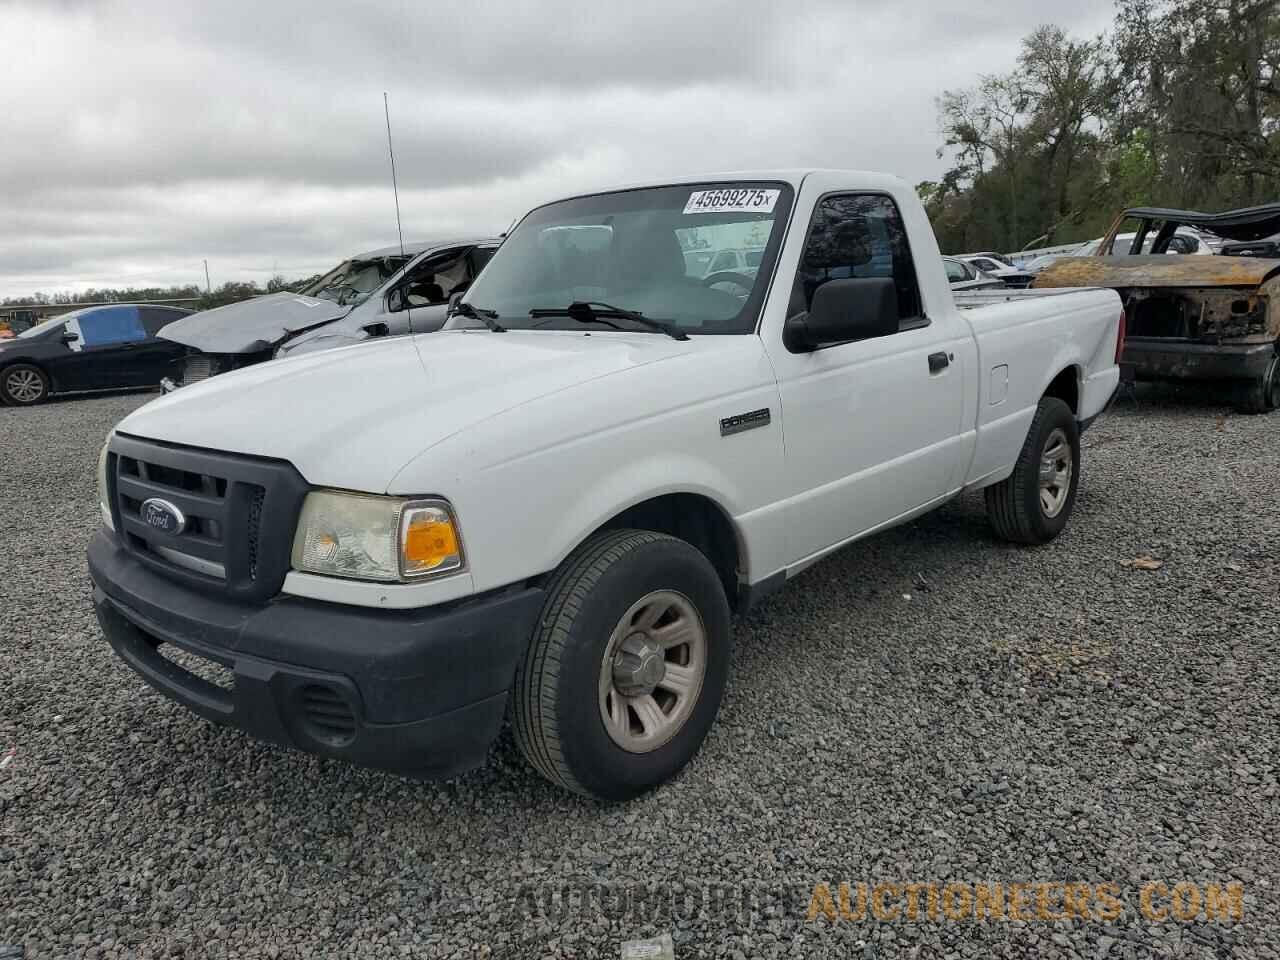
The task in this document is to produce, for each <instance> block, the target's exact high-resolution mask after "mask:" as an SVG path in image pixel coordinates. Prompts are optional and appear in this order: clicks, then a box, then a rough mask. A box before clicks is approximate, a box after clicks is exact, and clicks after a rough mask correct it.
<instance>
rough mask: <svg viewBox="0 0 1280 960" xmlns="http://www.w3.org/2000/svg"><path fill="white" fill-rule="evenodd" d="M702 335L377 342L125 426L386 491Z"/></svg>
mask: <svg viewBox="0 0 1280 960" xmlns="http://www.w3.org/2000/svg"><path fill="white" fill-rule="evenodd" d="M703 339H711V340H715V339H719V338H714V337H712V338H703ZM697 342H698V341H697V339H696V338H695V339H694V340H690V341H677V340H672V339H670V338H668V337H664V336H661V335H658V334H651V333H637V334H609V335H594V336H584V335H582V334H580V333H576V332H572V331H563V332H560V331H539V332H518V331H508V332H506V333H489V332H488V331H469V330H468V331H462V330H454V331H446V332H443V333H434V334H430V335H417V336H413V337H397V338H393V339H386V340H373V341H369V342H367V343H362V344H358V345H356V346H352V347H344V348H341V349H338V350H327V351H324V352H322V353H315V354H306V355H303V356H299V357H291V358H288V359H282V360H276V361H273V362H272V363H265V364H257V365H254V366H251V367H246V368H244V369H242V370H237V371H234V372H232V373H227V374H223V375H221V376H217V377H212V378H210V379H209V380H205V381H203V382H201V383H197V384H193V385H191V386H188V387H185V388H184V389H182V390H178V391H176V392H174V393H171V394H168V395H167V396H164V397H161V398H159V399H157V400H154V401H152V402H151V403H148V404H147V405H146V406H144V407H141V408H140V409H138V410H137V411H135V412H134V413H132V414H131V415H130V416H128V417H126V418H125V419H124V420H123V421H122V422H121V423H120V424H119V425H118V427H117V428H116V429H117V430H119V431H120V432H121V433H127V434H131V435H134V436H138V437H144V438H147V439H152V440H162V441H166V442H169V443H178V444H184V445H187V446H193V447H201V448H205V449H210V450H220V451H224V452H228V453H243V454H249V455H253V456H261V457H271V458H274V459H281V460H288V461H289V462H291V463H292V464H293V465H294V466H295V467H297V469H298V470H299V471H300V472H301V473H302V475H303V476H304V477H306V479H307V480H308V481H309V482H310V483H313V484H316V485H319V486H330V487H340V488H344V489H351V490H361V491H365V492H371V493H381V492H384V491H385V490H386V489H387V486H388V484H389V483H390V482H391V480H392V478H393V477H394V476H395V475H396V473H397V472H398V471H399V470H400V468H402V467H403V466H404V465H405V464H407V463H408V462H409V461H411V460H412V459H414V458H415V457H417V456H418V455H419V454H421V453H422V452H424V451H425V450H427V449H428V448H430V447H432V446H434V445H435V444H437V443H439V442H440V441H442V440H444V439H446V438H448V437H451V436H453V435H454V434H456V433H458V432H459V431H462V430H464V429H466V428H467V427H468V426H470V425H472V424H476V423H479V422H480V421H483V420H487V419H489V418H491V417H495V416H498V415H500V414H501V413H503V412H504V411H506V410H510V409H511V408H513V407H516V406H519V405H521V404H525V403H528V402H530V401H533V400H536V399H538V398H540V397H545V396H548V395H550V394H552V393H557V392H559V391H561V390H566V389H569V388H572V387H575V386H578V385H580V384H583V383H586V382H587V381H590V380H596V379H599V378H602V377H608V376H611V375H615V374H619V373H622V372H624V371H627V370H632V369H635V368H636V367H640V366H644V365H647V364H652V363H660V362H663V361H667V360H671V359H674V358H676V357H679V356H682V355H684V354H686V353H689V352H692V351H693V350H695V349H697V347H696V344H697ZM704 348H705V345H704Z"/></svg>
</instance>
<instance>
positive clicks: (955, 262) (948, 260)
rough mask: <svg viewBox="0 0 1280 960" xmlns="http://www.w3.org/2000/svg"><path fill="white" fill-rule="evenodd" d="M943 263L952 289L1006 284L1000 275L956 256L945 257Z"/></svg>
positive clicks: (969, 288)
mask: <svg viewBox="0 0 1280 960" xmlns="http://www.w3.org/2000/svg"><path fill="white" fill-rule="evenodd" d="M942 265H943V267H945V268H946V271H947V282H948V283H950V284H951V289H952V290H991V289H994V288H996V287H1003V286H1004V285H1005V283H1004V281H1003V280H1001V279H1000V278H999V277H993V276H991V274H989V273H987V272H986V271H984V270H979V269H978V268H977V267H975V266H974V265H973V264H971V263H967V262H965V261H964V260H959V259H957V258H955V257H943V258H942Z"/></svg>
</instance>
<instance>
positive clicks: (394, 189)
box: [382, 90, 413, 333]
mask: <svg viewBox="0 0 1280 960" xmlns="http://www.w3.org/2000/svg"><path fill="white" fill-rule="evenodd" d="M382 114H383V116H384V117H386V120H387V154H388V155H389V156H390V157H391V193H392V195H393V196H394V197H395V198H396V236H397V237H399V238H400V258H401V259H402V260H404V259H405V255H404V230H403V228H402V227H401V226H400V187H399V186H398V185H397V184H396V151H395V148H394V147H392V145H391V106H390V104H389V103H388V102H387V91H385V90H383V91H382ZM400 296H401V298H402V300H403V305H404V309H405V310H406V311H408V314H409V332H410V333H413V307H411V306H410V305H409V292H408V290H405V291H404V292H402V293H401V294H400Z"/></svg>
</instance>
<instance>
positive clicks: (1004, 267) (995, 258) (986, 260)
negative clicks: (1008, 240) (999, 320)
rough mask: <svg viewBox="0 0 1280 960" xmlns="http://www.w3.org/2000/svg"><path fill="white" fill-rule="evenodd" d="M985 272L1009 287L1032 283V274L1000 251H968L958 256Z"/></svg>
mask: <svg viewBox="0 0 1280 960" xmlns="http://www.w3.org/2000/svg"><path fill="white" fill-rule="evenodd" d="M956 259H957V260H963V261H964V262H965V263H968V264H970V265H972V266H975V267H977V268H978V269H979V270H981V271H982V272H984V273H987V274H990V275H991V276H993V277H999V278H1000V280H1001V281H1002V282H1003V283H1004V284H1005V286H1009V287H1025V286H1027V285H1028V284H1030V283H1031V280H1032V276H1031V274H1030V273H1029V272H1028V271H1026V270H1023V269H1021V268H1019V267H1015V266H1014V265H1013V261H1012V260H1010V259H1009V258H1008V257H1005V256H1003V255H1001V254H999V253H990V252H986V253H966V254H961V255H960V256H958V257H956Z"/></svg>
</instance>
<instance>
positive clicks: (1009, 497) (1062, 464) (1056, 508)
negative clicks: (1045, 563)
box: [986, 397, 1080, 544]
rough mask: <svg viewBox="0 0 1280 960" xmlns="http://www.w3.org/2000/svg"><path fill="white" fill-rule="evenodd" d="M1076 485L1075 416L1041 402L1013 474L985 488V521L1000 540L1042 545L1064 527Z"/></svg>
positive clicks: (1052, 400)
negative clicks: (989, 522)
mask: <svg viewBox="0 0 1280 960" xmlns="http://www.w3.org/2000/svg"><path fill="white" fill-rule="evenodd" d="M1079 485H1080V427H1079V425H1078V424H1077V423H1076V418H1075V414H1073V413H1072V412H1071V408H1070V407H1068V406H1067V405H1066V404H1065V403H1063V402H1062V401H1061V400H1059V399H1057V398H1056V397H1044V398H1043V399H1041V401H1040V404H1039V406H1037V407H1036V415H1035V417H1034V418H1033V419H1032V421H1031V427H1030V429H1028V430H1027V439H1026V441H1025V442H1024V443H1023V444H1022V451H1021V453H1019V454H1018V462H1017V464H1016V465H1015V466H1014V468H1013V473H1011V474H1010V475H1009V476H1008V477H1007V478H1006V479H1004V480H1001V481H1000V482H999V483H996V484H992V485H991V486H989V487H987V490H986V498H987V517H988V518H989V519H990V521H991V526H992V528H993V529H994V530H995V532H996V535H997V536H999V537H1000V538H1001V539H1003V540H1009V541H1012V542H1013V543H1030V544H1035V543H1048V542H1049V541H1050V540H1052V539H1053V538H1054V537H1056V536H1057V535H1058V534H1059V533H1061V532H1062V528H1063V527H1065V526H1066V525H1067V520H1068V518H1070V516H1071V509H1072V507H1074V506H1075V502H1076V489H1077V488H1078V487H1079Z"/></svg>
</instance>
